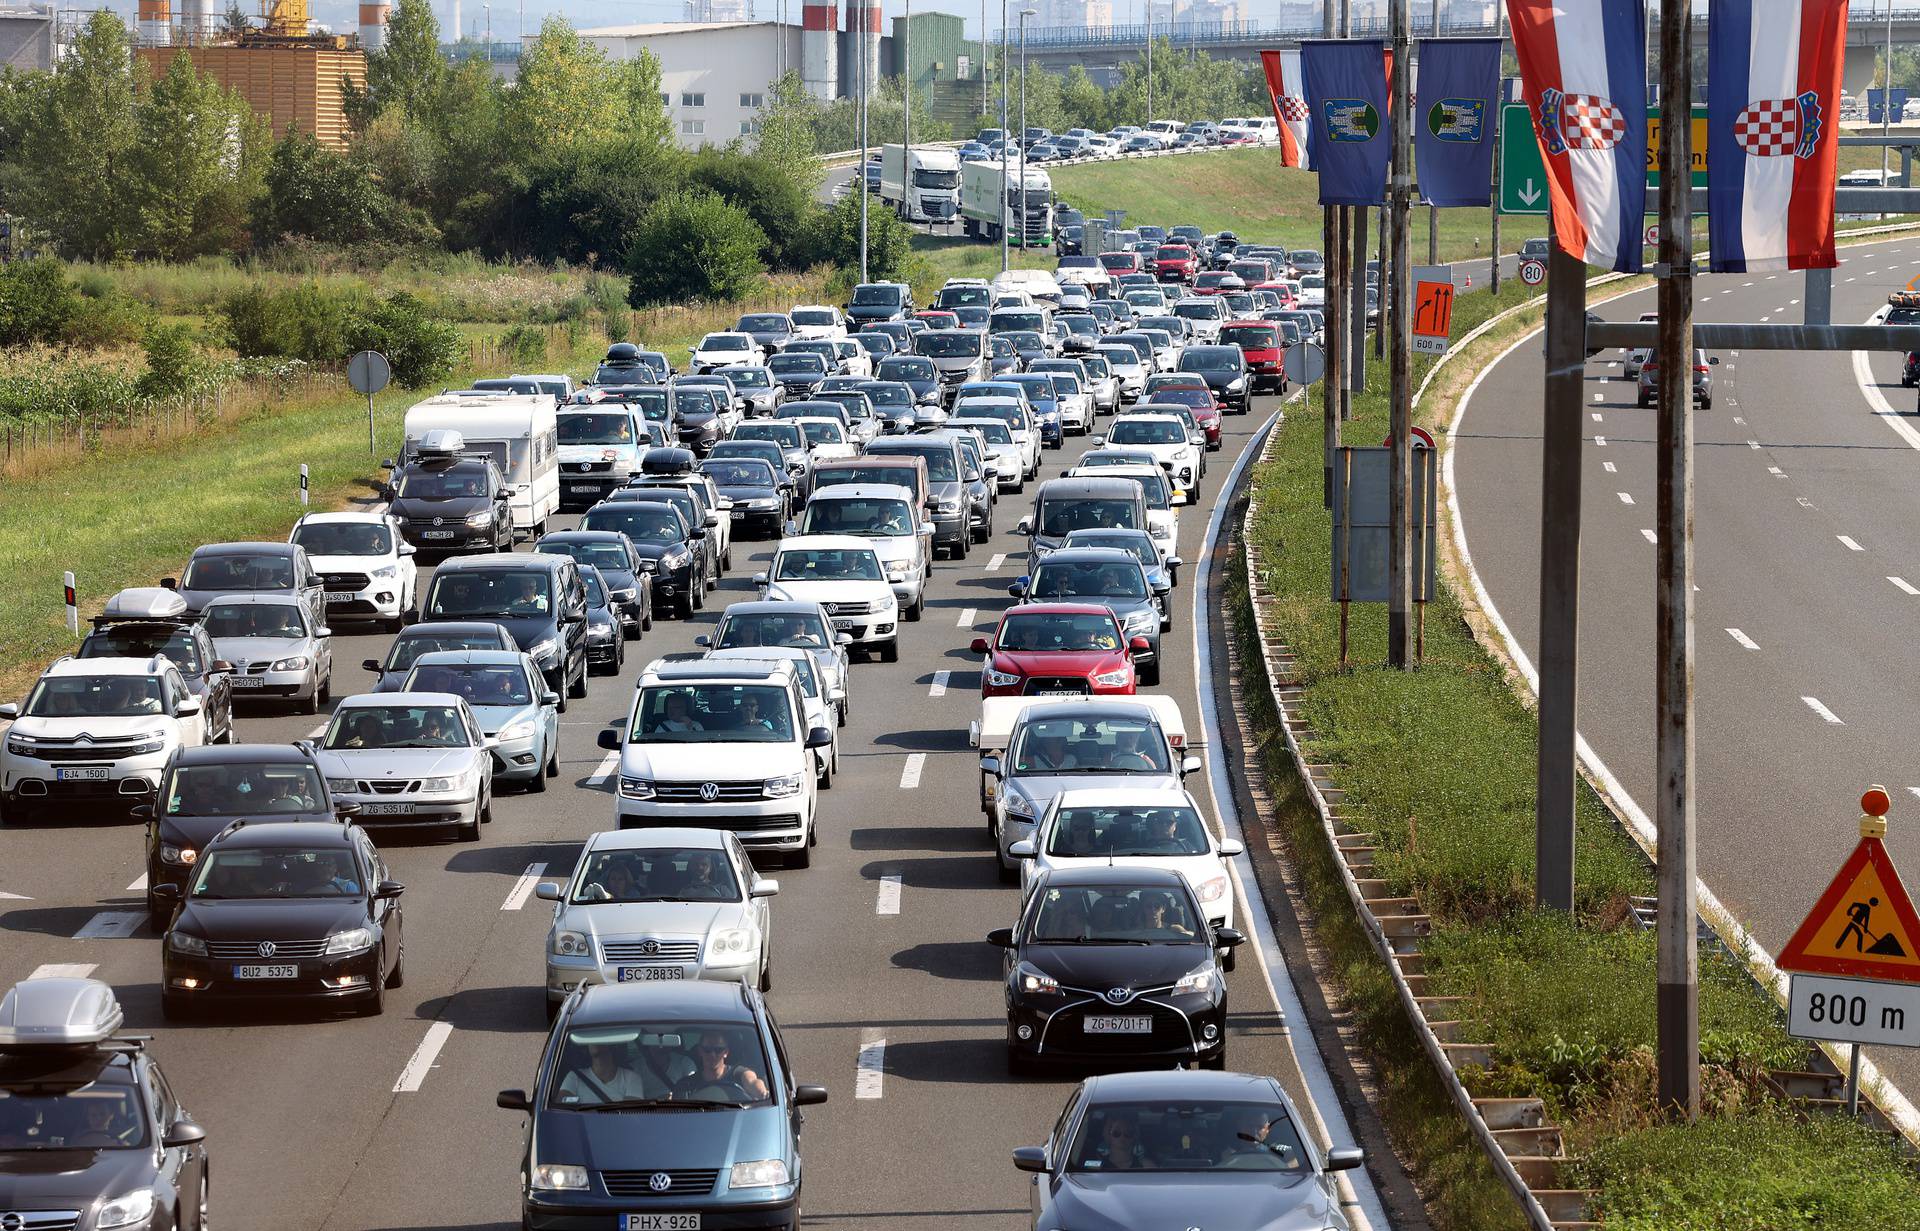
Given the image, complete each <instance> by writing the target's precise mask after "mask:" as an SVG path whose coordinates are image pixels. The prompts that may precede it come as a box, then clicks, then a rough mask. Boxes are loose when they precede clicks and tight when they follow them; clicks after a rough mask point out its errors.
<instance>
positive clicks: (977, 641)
mask: <svg viewBox="0 0 1920 1231" xmlns="http://www.w3.org/2000/svg"><path fill="white" fill-rule="evenodd" d="M992 648H993V646H992V645H990V644H989V643H988V642H987V639H986V638H985V637H975V638H974V639H973V647H972V649H973V652H974V653H975V654H985V653H986V652H987V651H989V650H991V649H992Z"/></svg>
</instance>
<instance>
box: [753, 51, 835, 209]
mask: <svg viewBox="0 0 1920 1231" xmlns="http://www.w3.org/2000/svg"><path fill="white" fill-rule="evenodd" d="M813 105H814V104H813V97H812V96H811V95H810V94H808V93H807V83H806V82H805V81H804V80H802V79H801V76H800V74H799V73H797V72H795V71H793V70H792V69H789V70H787V71H786V72H785V73H782V74H781V76H780V79H779V80H778V81H776V82H774V83H773V87H772V89H771V90H770V91H769V92H768V94H767V105H766V108H765V109H764V110H762V111H761V113H760V127H759V131H758V132H756V133H755V134H754V138H753V152H754V153H756V154H758V155H759V156H760V157H761V158H763V159H765V160H766V161H767V162H768V163H769V164H770V165H772V166H774V167H776V168H778V169H779V171H780V173H781V174H782V175H783V176H785V177H786V178H787V179H788V180H790V181H791V182H792V183H794V184H796V185H798V186H799V187H800V188H801V189H802V190H803V191H804V192H805V193H806V194H807V195H808V196H809V197H811V196H813V195H814V193H816V192H818V191H819V189H820V185H821V184H822V183H824V182H825V180H826V172H825V170H824V169H823V168H822V167H821V166H820V159H819V153H820V146H819V143H818V142H816V141H815V140H814V136H813V125H812V123H811V122H810V120H809V115H810V113H811V112H812V110H813Z"/></svg>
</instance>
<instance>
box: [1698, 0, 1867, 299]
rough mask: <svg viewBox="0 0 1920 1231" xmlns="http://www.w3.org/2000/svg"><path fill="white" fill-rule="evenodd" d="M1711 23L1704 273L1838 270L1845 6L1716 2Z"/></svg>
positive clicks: (1813, 1)
mask: <svg viewBox="0 0 1920 1231" xmlns="http://www.w3.org/2000/svg"><path fill="white" fill-rule="evenodd" d="M1711 13H1712V25H1711V26H1710V27H1709V29H1708V31H1707V237H1708V240H1709V243H1710V247H1711V253H1710V256H1709V258H1708V259H1709V268H1711V269H1713V270H1714V271H1716V272H1719V273H1732V274H1738V273H1752V272H1754V271H1756V270H1778V269H1832V268H1833V267H1834V266H1835V265H1836V264H1838V263H1839V262H1838V260H1837V258H1836V256H1835V254H1834V246H1833V186H1834V177H1835V175H1836V173H1837V171H1838V162H1839V155H1840V141H1839V137H1840V124H1839V119H1840V70H1841V67H1842V66H1843V65H1844V63H1845V61H1846V35H1847V0H1765V3H1763V4H1759V5H1756V4H1755V3H1754V0H1715V2H1714V5H1713V8H1712V10H1711Z"/></svg>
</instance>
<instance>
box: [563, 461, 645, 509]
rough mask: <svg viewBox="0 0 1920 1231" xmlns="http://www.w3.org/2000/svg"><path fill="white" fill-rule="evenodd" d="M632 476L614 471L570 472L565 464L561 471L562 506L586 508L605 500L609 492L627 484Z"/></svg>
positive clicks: (564, 507)
mask: <svg viewBox="0 0 1920 1231" xmlns="http://www.w3.org/2000/svg"><path fill="white" fill-rule="evenodd" d="M630 477H631V476H629V475H624V474H613V473H610V472H609V473H598V472H596V473H594V474H568V473H566V468H565V467H564V466H563V467H562V468H561V473H560V507H561V508H563V509H585V508H590V507H592V506H593V505H596V504H598V503H600V502H601V501H602V500H605V499H606V498H607V496H608V494H609V493H611V492H614V491H617V490H618V489H620V488H622V487H625V486H626V485H627V480H628V479H629V478H630Z"/></svg>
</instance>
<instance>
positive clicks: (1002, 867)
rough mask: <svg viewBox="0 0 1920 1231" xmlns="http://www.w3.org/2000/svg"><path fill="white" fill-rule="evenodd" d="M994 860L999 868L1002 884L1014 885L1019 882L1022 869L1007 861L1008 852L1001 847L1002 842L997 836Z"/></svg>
mask: <svg viewBox="0 0 1920 1231" xmlns="http://www.w3.org/2000/svg"><path fill="white" fill-rule="evenodd" d="M993 862H994V864H995V865H996V866H997V867H998V869H999V872H1000V883H1001V884H1003V885H1013V884H1018V883H1019V880H1020V869H1019V868H1016V867H1014V866H1013V865H1011V864H1009V863H1008V862H1007V855H1006V852H1005V851H1002V850H1001V849H1000V843H999V840H998V839H997V838H996V839H995V841H994V844H993Z"/></svg>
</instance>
